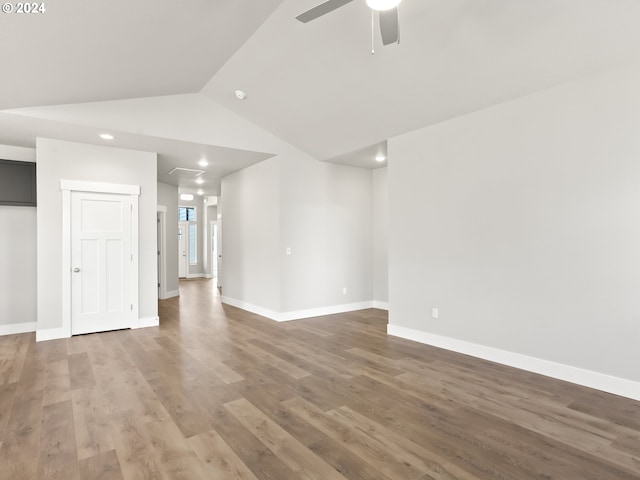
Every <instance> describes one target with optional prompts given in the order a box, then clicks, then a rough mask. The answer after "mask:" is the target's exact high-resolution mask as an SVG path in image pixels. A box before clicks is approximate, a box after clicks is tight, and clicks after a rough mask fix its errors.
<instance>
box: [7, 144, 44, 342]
mask: <svg viewBox="0 0 640 480" xmlns="http://www.w3.org/2000/svg"><path fill="white" fill-rule="evenodd" d="M0 158H1V159H4V160H18V161H28V162H35V161H36V151H35V149H33V148H22V147H12V146H6V145H0ZM36 283H37V276H36V207H10V206H0V334H9V333H21V332H24V331H33V330H34V329H35V328H34V324H35V322H36V318H37V309H36V306H37V294H36Z"/></svg>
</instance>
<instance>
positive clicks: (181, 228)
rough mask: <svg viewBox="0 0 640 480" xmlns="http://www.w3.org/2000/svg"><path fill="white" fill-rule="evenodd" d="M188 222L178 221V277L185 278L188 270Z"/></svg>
mask: <svg viewBox="0 0 640 480" xmlns="http://www.w3.org/2000/svg"><path fill="white" fill-rule="evenodd" d="M188 237H189V223H188V222H180V223H178V277H180V278H187V272H188V270H189V263H188V261H189V257H188V256H187V247H188V246H189V239H188Z"/></svg>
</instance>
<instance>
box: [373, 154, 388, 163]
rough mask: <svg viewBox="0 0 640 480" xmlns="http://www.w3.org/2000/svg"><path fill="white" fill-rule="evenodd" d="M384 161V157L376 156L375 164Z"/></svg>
mask: <svg viewBox="0 0 640 480" xmlns="http://www.w3.org/2000/svg"><path fill="white" fill-rule="evenodd" d="M386 159H387V157H385V156H384V155H376V162H384V161H385V160H386Z"/></svg>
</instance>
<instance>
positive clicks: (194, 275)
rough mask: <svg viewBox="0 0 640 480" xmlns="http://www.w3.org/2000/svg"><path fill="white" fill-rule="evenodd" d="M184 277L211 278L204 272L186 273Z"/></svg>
mask: <svg viewBox="0 0 640 480" xmlns="http://www.w3.org/2000/svg"><path fill="white" fill-rule="evenodd" d="M185 278H211V277H210V276H209V277H207V274H206V273H187V276H186V277H185Z"/></svg>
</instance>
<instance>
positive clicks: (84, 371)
mask: <svg viewBox="0 0 640 480" xmlns="http://www.w3.org/2000/svg"><path fill="white" fill-rule="evenodd" d="M69 377H70V378H71V389H72V390H75V389H76V388H84V387H92V386H94V385H95V384H96V379H95V378H94V376H93V370H92V369H91V362H90V361H89V356H88V355H87V352H82V353H74V354H73V355H69Z"/></svg>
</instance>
